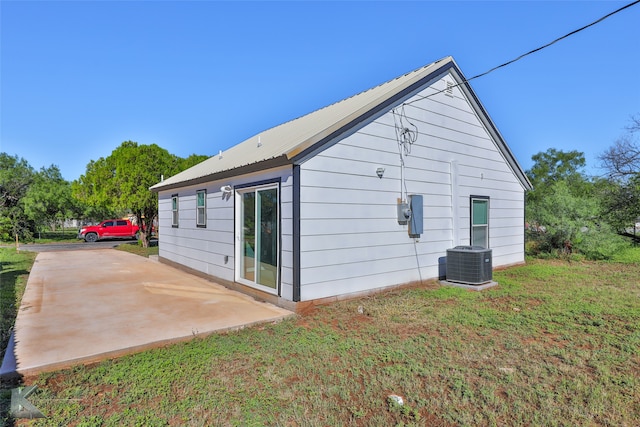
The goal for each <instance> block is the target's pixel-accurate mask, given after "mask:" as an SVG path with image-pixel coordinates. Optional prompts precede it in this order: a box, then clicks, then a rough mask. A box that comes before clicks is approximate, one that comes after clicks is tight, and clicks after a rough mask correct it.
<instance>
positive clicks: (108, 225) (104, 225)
mask: <svg viewBox="0 0 640 427" xmlns="http://www.w3.org/2000/svg"><path fill="white" fill-rule="evenodd" d="M102 226H103V227H113V221H107V222H105V223H104V224H102Z"/></svg>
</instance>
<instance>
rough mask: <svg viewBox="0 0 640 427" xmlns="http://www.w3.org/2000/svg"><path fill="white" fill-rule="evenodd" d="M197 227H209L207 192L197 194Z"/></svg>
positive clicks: (200, 191)
mask: <svg viewBox="0 0 640 427" xmlns="http://www.w3.org/2000/svg"><path fill="white" fill-rule="evenodd" d="M196 226H197V227H206V226H207V190H198V191H197V192H196Z"/></svg>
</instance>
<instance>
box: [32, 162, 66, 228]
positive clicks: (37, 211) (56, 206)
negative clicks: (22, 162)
mask: <svg viewBox="0 0 640 427" xmlns="http://www.w3.org/2000/svg"><path fill="white" fill-rule="evenodd" d="M73 206H74V199H73V197H72V195H71V184H70V183H69V182H68V181H66V180H65V179H64V178H63V177H62V174H61V173H60V169H59V168H58V167H57V166H55V165H51V166H49V167H48V168H41V169H40V171H39V172H37V173H35V175H34V179H33V182H32V183H31V185H30V186H29V189H28V190H27V192H26V194H25V196H24V198H23V199H22V207H23V209H24V214H25V215H26V217H27V218H29V219H31V220H32V221H33V222H34V223H35V224H36V226H37V227H41V226H42V225H43V224H46V225H47V226H48V228H51V229H53V230H55V228H56V223H57V222H58V221H60V222H62V223H64V221H65V220H66V219H68V218H70V217H71V216H72V212H73V210H74V209H73Z"/></svg>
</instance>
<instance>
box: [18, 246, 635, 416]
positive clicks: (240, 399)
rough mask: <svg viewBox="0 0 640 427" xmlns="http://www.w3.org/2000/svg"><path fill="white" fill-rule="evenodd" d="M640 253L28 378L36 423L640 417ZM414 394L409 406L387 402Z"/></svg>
mask: <svg viewBox="0 0 640 427" xmlns="http://www.w3.org/2000/svg"><path fill="white" fill-rule="evenodd" d="M638 259H640V251H639V250H638V249H635V250H633V251H630V252H629V253H626V254H621V256H620V257H619V261H618V262H566V261H554V260H528V262H527V265H525V266H520V267H513V268H509V269H506V270H502V271H496V272H495V273H494V278H495V279H496V280H497V281H498V282H499V283H500V286H498V287H496V288H492V289H490V290H487V291H483V292H473V291H466V290H462V289H458V288H449V287H439V286H437V285H435V284H433V285H430V286H427V287H424V288H419V289H412V290H404V291H396V292H389V293H385V294H380V295H377V296H372V297H368V298H362V299H358V300H352V301H346V302H340V303H336V304H332V305H328V306H323V307H319V308H317V309H315V310H314V311H313V312H310V313H307V314H306V315H303V316H300V317H298V318H294V319H290V320H286V321H283V322H281V323H278V324H268V325H262V326H257V327H252V328H247V329H243V330H240V331H237V332H232V333H226V334H221V335H214V336H210V337H208V338H197V337H196V338H194V339H193V340H192V341H190V342H187V343H182V344H178V345H174V346H169V347H165V348H160V349H156V350H151V351H146V352H143V353H139V354H136V355H131V356H127V357H123V358H120V359H116V360H111V361H105V362H102V363H99V364H96V365H93V366H77V367H75V368H73V369H69V370H64V371H58V372H53V373H48V374H42V375H40V376H38V377H37V378H27V379H25V384H27V385H30V384H37V385H38V386H39V391H38V392H37V393H36V394H34V395H33V397H32V398H30V400H31V401H32V402H33V403H34V404H35V405H36V406H37V407H38V408H39V409H40V410H42V411H43V412H44V413H45V414H47V415H48V418H47V419H44V420H37V421H33V422H26V421H20V422H19V424H28V425H31V424H29V423H32V425H37V426H40V425H77V426H89V425H91V426H116V425H140V426H142V425H144V426H147V425H149V426H154V425H159V426H160V425H162V426H164V425H171V426H183V425H185V426H190V425H197V426H200V425H225V426H264V425H278V426H280V425H281V426H329V425H331V426H333V425H354V426H408V425H416V426H418V425H419V426H423V425H431V426H498V425H509V426H532V425H544V426H625V425H626V426H635V425H637V423H638V420H639V419H640V371H639V368H638V366H640V270H639V269H638V264H637V261H638ZM391 394H397V395H400V396H402V397H403V399H404V402H405V404H404V405H403V406H400V405H398V404H396V403H394V402H393V401H392V400H390V399H389V398H388V396H389V395H391Z"/></svg>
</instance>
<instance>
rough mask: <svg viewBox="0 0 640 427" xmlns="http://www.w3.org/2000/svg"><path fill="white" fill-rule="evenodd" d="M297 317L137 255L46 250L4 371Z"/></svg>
mask: <svg viewBox="0 0 640 427" xmlns="http://www.w3.org/2000/svg"><path fill="white" fill-rule="evenodd" d="M293 315H294V313H292V312H290V311H288V310H285V309H283V308H280V307H277V306H274V305H271V304H267V303H262V302H258V301H256V300H254V299H253V298H251V297H249V296H247V295H244V294H241V293H238V292H235V291H231V290H229V289H227V288H225V287H223V286H221V285H218V284H215V283H213V282H210V281H208V280H205V279H202V278H199V277H197V276H193V275H190V274H188V273H185V272H183V271H181V270H178V269H175V268H173V267H170V266H167V265H164V264H160V263H158V262H157V261H153V260H149V259H147V258H143V257H140V256H138V255H133V254H130V253H126V252H122V251H115V250H112V249H102V250H92V251H65V252H43V253H39V254H38V256H37V258H36V261H35V263H34V265H33V268H32V270H31V273H30V274H29V280H28V282H27V288H26V290H25V293H24V296H23V298H22V304H21V306H20V309H19V311H18V316H17V319H16V326H15V331H14V337H13V338H14V340H13V342H12V343H10V348H8V349H7V352H6V356H5V360H4V363H3V364H2V369H1V370H0V373H1V374H4V375H10V374H11V372H12V371H17V373H19V374H24V375H27V374H34V373H38V372H43V371H51V370H56V369H60V368H63V367H68V366H71V365H74V364H78V363H89V362H94V361H98V360H103V359H106V358H111V357H118V356H122V355H124V354H128V353H134V352H138V351H142V350H145V349H148V348H152V347H158V346H162V345H166V344H169V343H174V342H179V341H184V340H187V339H191V338H193V337H194V336H204V335H207V334H211V333H214V332H221V331H227V330H233V329H238V328H242V327H244V326H247V325H253V324H256V323H263V322H274V321H279V320H281V319H283V318H285V317H288V316H293ZM12 344H13V351H11V350H12V348H11V346H12ZM13 356H15V361H14V360H12V359H13Z"/></svg>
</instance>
